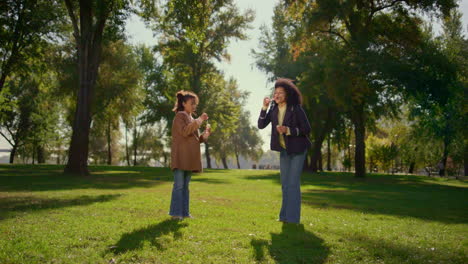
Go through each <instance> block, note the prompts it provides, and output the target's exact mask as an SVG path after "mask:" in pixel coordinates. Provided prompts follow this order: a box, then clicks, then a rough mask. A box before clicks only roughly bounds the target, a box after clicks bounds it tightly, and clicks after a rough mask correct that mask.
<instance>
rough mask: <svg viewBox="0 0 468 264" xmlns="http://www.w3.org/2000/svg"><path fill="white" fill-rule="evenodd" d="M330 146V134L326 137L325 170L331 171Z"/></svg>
mask: <svg viewBox="0 0 468 264" xmlns="http://www.w3.org/2000/svg"><path fill="white" fill-rule="evenodd" d="M331 170H332V169H331V147H330V135H328V137H327V171H331Z"/></svg>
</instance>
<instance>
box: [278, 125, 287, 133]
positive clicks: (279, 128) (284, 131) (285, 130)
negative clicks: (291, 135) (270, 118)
mask: <svg viewBox="0 0 468 264" xmlns="http://www.w3.org/2000/svg"><path fill="white" fill-rule="evenodd" d="M276 131H278V133H280V134H286V132H288V127H287V126H276Z"/></svg>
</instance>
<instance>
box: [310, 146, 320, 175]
mask: <svg viewBox="0 0 468 264" xmlns="http://www.w3.org/2000/svg"><path fill="white" fill-rule="evenodd" d="M322 144H323V138H322V137H317V138H315V140H314V143H312V156H311V157H310V167H309V168H310V171H311V172H313V173H316V172H317V171H318V170H319V169H320V158H321V151H322Z"/></svg>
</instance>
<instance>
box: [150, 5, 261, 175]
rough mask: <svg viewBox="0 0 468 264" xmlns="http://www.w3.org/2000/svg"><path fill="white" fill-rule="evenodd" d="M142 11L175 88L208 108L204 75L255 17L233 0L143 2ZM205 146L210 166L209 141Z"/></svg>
mask: <svg viewBox="0 0 468 264" xmlns="http://www.w3.org/2000/svg"><path fill="white" fill-rule="evenodd" d="M146 3H149V4H146ZM141 14H142V16H143V18H144V19H145V21H147V22H148V23H149V24H150V25H151V26H152V28H153V30H154V31H155V32H157V33H160V34H159V35H158V36H159V43H158V45H157V46H156V50H157V51H158V52H159V53H160V54H161V55H162V58H163V63H164V64H165V67H166V69H167V73H168V75H169V76H172V77H176V79H177V80H175V81H176V82H177V83H178V84H180V85H178V86H176V87H177V89H185V90H192V91H193V92H195V93H196V94H198V96H199V97H200V104H199V107H198V108H199V111H200V112H203V111H210V109H207V107H206V106H207V103H208V100H207V98H208V97H209V95H210V93H211V91H210V90H209V89H208V88H209V86H208V85H207V84H206V83H204V80H207V79H209V78H206V77H205V76H207V75H209V74H212V73H214V72H217V69H216V65H215V61H222V60H223V59H224V60H229V54H228V53H227V47H228V45H229V42H230V41H231V40H243V39H246V38H247V36H246V34H245V30H246V29H248V28H249V24H250V22H252V21H253V19H254V15H253V11H251V10H247V11H245V12H243V13H241V12H240V11H239V10H238V8H237V7H236V5H235V4H234V1H233V0H206V1H197V0H182V1H180V0H167V1H164V2H163V3H161V4H156V3H155V2H154V1H148V2H143V5H142V12H141ZM174 79H175V78H174ZM168 85H169V86H172V87H174V85H171V84H168ZM173 94H175V92H173ZM169 96H170V97H172V98H173V96H174V95H172V94H171V95H169ZM205 146H206V147H205V155H206V158H207V161H208V167H209V168H210V167H211V159H210V152H209V143H206V144H205Z"/></svg>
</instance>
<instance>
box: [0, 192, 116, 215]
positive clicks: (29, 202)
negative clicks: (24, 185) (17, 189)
mask: <svg viewBox="0 0 468 264" xmlns="http://www.w3.org/2000/svg"><path fill="white" fill-rule="evenodd" d="M119 196H121V195H120V194H109V195H99V196H94V197H93V196H87V195H83V196H80V197H77V198H73V199H44V198H40V197H35V196H7V197H0V220H3V219H6V218H8V217H11V216H13V215H15V213H16V212H25V211H39V210H47V209H58V208H64V207H70V206H83V205H89V204H93V203H102V202H108V201H111V200H114V199H116V198H118V197H119Z"/></svg>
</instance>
